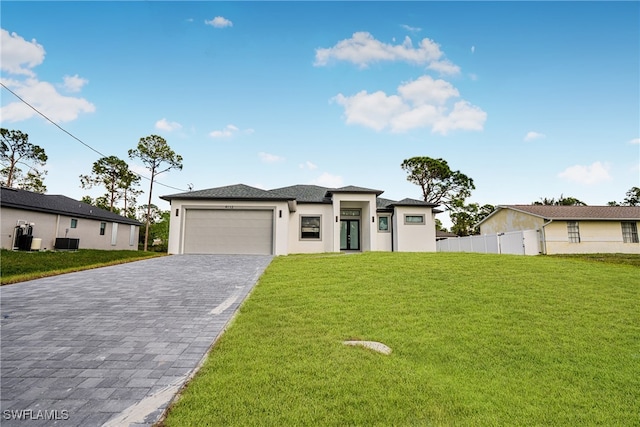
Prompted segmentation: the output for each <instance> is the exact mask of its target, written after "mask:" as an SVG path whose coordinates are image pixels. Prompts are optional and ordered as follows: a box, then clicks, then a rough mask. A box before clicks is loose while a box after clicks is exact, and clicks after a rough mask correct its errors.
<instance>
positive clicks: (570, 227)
mask: <svg viewBox="0 0 640 427" xmlns="http://www.w3.org/2000/svg"><path fill="white" fill-rule="evenodd" d="M567 234H568V235H569V243H580V226H579V225H578V221H567Z"/></svg>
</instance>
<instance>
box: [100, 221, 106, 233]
mask: <svg viewBox="0 0 640 427" xmlns="http://www.w3.org/2000/svg"><path fill="white" fill-rule="evenodd" d="M106 229H107V223H106V222H101V223H100V235H101V236H104V232H105V230H106Z"/></svg>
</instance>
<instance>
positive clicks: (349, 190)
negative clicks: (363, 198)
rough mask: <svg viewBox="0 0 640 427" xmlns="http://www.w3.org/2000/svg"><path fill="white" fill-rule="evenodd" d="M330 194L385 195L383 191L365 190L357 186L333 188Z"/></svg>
mask: <svg viewBox="0 0 640 427" xmlns="http://www.w3.org/2000/svg"><path fill="white" fill-rule="evenodd" d="M329 192H330V193H373V194H375V195H376V196H379V195H381V194H382V193H384V191H382V190H374V189H371V188H365V187H356V186H355V185H347V186H346V187H340V188H332V189H330V190H329Z"/></svg>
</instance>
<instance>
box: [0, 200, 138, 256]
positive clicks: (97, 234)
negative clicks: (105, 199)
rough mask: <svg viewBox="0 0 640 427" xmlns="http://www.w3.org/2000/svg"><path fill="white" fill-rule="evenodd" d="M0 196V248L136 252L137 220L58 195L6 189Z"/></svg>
mask: <svg viewBox="0 0 640 427" xmlns="http://www.w3.org/2000/svg"><path fill="white" fill-rule="evenodd" d="M0 194H1V198H0V211H1V213H0V220H1V221H0V224H1V230H0V232H1V233H2V234H1V238H0V243H1V244H2V248H3V249H24V250H52V249H78V248H80V249H106V250H109V249H129V250H137V249H138V235H139V233H140V225H141V224H140V223H139V222H138V221H135V220H132V219H129V218H126V217H123V216H121V215H118V214H115V213H113V212H109V211H107V210H104V209H100V208H97V207H95V206H91V205H89V204H87V203H83V202H80V201H78V200H74V199H71V198H69V197H66V196H61V195H49V194H40V193H33V192H31V191H26V190H18V189H15V188H7V187H2V192H1V193H0ZM21 236H31V238H30V239H25V238H24V237H21ZM25 242H26V244H27V247H24V243H25ZM29 242H30V244H29Z"/></svg>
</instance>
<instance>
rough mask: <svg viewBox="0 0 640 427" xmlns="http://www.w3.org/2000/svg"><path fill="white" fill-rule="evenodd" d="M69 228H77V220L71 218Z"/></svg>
mask: <svg viewBox="0 0 640 427" xmlns="http://www.w3.org/2000/svg"><path fill="white" fill-rule="evenodd" d="M71 228H78V220H77V219H75V218H71Z"/></svg>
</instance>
